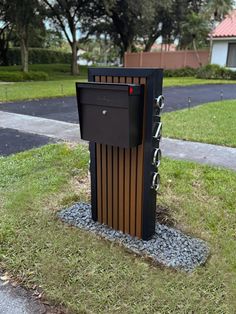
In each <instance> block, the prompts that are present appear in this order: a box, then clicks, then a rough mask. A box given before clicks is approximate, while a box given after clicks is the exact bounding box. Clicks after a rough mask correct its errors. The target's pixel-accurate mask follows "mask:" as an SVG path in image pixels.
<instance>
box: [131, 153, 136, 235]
mask: <svg viewBox="0 0 236 314" xmlns="http://www.w3.org/2000/svg"><path fill="white" fill-rule="evenodd" d="M130 170H131V177H130V234H131V235H132V236H135V231H136V216H137V213H136V202H137V195H136V192H137V181H136V179H137V148H136V147H134V148H132V149H131V169H130Z"/></svg>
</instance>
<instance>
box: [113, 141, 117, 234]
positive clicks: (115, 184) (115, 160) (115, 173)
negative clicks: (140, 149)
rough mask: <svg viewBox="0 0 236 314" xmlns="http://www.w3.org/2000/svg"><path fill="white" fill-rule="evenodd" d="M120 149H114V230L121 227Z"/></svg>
mask: <svg viewBox="0 0 236 314" xmlns="http://www.w3.org/2000/svg"><path fill="white" fill-rule="evenodd" d="M118 167H119V165H118V148H117V147H113V174H112V179H113V190H112V192H113V193H112V197H113V206H112V208H113V228H114V229H118V227H119V221H118V209H119V204H118V201H119V199H118Z"/></svg>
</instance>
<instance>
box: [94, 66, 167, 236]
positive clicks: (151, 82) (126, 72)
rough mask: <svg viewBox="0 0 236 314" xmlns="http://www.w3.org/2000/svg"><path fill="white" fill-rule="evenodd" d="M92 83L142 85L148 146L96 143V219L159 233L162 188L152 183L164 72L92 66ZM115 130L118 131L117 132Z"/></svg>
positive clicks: (126, 228)
mask: <svg viewBox="0 0 236 314" xmlns="http://www.w3.org/2000/svg"><path fill="white" fill-rule="evenodd" d="M89 81H90V82H103V83H116V84H117V83H120V84H125V83H129V84H132V83H133V84H142V85H144V86H145V88H144V95H143V97H144V108H143V109H144V110H143V136H142V144H141V145H139V146H137V147H134V148H121V147H114V146H110V145H105V144H99V143H92V142H91V143H90V158H91V193H92V198H91V199H92V217H93V219H94V220H98V221H99V222H100V223H104V224H107V225H109V226H110V227H112V228H114V229H116V230H121V231H123V232H125V233H129V234H130V235H132V236H137V237H138V238H143V239H148V238H150V237H151V236H152V235H153V233H154V231H155V212H156V192H155V190H154V189H152V187H151V183H152V178H153V174H154V173H155V171H156V168H155V166H154V165H152V157H153V156H152V154H153V149H154V148H158V147H159V140H158V141H156V140H153V127H152V126H153V123H154V118H153V115H154V99H155V97H158V96H159V95H161V93H162V70H159V69H144V68H143V69H128V68H125V69H124V68H118V69H116V68H113V69H111V68H101V69H99V68H91V69H89ZM111 131H112V130H111Z"/></svg>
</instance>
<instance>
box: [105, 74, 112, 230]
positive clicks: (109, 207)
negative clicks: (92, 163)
mask: <svg viewBox="0 0 236 314" xmlns="http://www.w3.org/2000/svg"><path fill="white" fill-rule="evenodd" d="M112 81H113V78H112V76H107V78H106V82H107V83H112ZM112 173H113V165H112V146H110V145H107V212H108V221H107V223H108V225H109V226H110V227H113V204H112V203H113V202H112V198H113V196H112V193H113V191H112V190H113V189H112V186H113V184H112Z"/></svg>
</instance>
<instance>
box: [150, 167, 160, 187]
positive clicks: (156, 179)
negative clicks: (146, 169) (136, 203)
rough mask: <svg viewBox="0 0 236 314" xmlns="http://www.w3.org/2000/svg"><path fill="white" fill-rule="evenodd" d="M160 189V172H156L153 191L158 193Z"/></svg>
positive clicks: (153, 179)
mask: <svg viewBox="0 0 236 314" xmlns="http://www.w3.org/2000/svg"><path fill="white" fill-rule="evenodd" d="M159 187H160V175H159V173H158V172H154V174H153V178H152V186H151V189H152V190H155V191H156V192H157V191H158V190H159Z"/></svg>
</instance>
